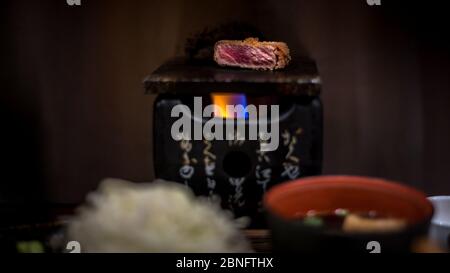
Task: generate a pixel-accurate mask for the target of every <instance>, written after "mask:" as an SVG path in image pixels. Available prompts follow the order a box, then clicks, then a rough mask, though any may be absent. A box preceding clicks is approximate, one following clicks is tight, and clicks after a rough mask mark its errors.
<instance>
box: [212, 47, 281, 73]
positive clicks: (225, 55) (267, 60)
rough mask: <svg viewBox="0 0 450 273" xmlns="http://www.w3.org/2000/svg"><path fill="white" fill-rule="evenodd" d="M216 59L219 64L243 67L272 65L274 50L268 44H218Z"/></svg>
mask: <svg viewBox="0 0 450 273" xmlns="http://www.w3.org/2000/svg"><path fill="white" fill-rule="evenodd" d="M216 59H217V61H218V62H219V64H227V65H237V66H243V67H268V68H270V67H273V66H275V64H276V56H275V53H274V50H273V48H272V47H270V46H259V47H255V46H249V45H230V44H228V45H227V44H222V45H218V46H217V49H216Z"/></svg>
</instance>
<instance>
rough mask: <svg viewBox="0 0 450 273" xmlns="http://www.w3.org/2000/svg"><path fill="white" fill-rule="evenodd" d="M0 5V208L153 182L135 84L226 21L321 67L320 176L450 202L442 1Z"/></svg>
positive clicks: (5, 1)
mask: <svg viewBox="0 0 450 273" xmlns="http://www.w3.org/2000/svg"><path fill="white" fill-rule="evenodd" d="M0 2H1V4H0V5H2V8H1V9H0V14H1V16H0V21H1V22H2V24H0V28H1V29H2V30H4V32H2V33H3V34H2V41H3V42H2V43H1V44H0V48H1V51H0V52H1V53H0V54H3V55H4V56H2V58H1V60H2V68H1V69H2V70H1V74H0V77H2V86H3V88H2V92H0V104H1V105H0V106H1V107H0V111H1V115H0V122H1V124H2V126H3V127H2V132H3V133H2V135H1V136H0V144H1V146H0V148H1V151H2V159H4V161H5V162H4V163H3V164H2V165H1V167H0V173H1V174H2V179H3V181H4V183H1V185H0V200H5V201H8V202H9V201H11V200H19V201H21V200H30V199H31V198H35V199H42V200H43V201H48V202H58V203H63V202H64V203H77V202H82V201H83V200H84V199H85V196H86V193H87V192H89V191H91V190H94V189H95V188H97V186H98V183H99V182H100V180H101V179H103V178H105V177H119V178H125V179H130V180H133V181H150V180H152V179H154V175H153V158H152V156H151V154H152V139H151V136H152V104H153V102H154V96H145V95H144V94H143V87H142V85H143V84H142V81H143V80H144V78H145V76H146V75H148V74H149V73H151V72H152V71H154V70H155V69H156V68H157V67H158V66H159V65H161V64H162V63H163V62H164V61H166V60H167V59H168V58H171V57H173V56H176V55H180V54H182V53H183V47H184V42H185V40H186V38H187V37H188V36H190V35H191V34H193V33H195V32H197V31H201V30H202V29H203V28H204V27H206V26H214V25H216V24H218V23H223V22H227V21H236V20H246V21H248V22H251V23H254V24H255V25H256V26H257V27H258V28H260V29H261V31H262V32H264V33H265V36H267V38H269V39H273V40H280V41H285V42H286V43H287V44H288V45H289V47H290V48H291V51H292V54H293V55H295V54H297V53H299V52H301V51H303V50H304V49H307V50H306V51H307V53H308V54H309V56H311V57H312V58H313V59H314V60H316V61H317V65H318V68H319V71H320V75H321V78H322V82H323V92H322V96H321V97H322V99H323V103H324V109H325V112H324V132H325V133H324V173H326V174H357V175H369V176H380V177H385V178H389V179H396V180H399V181H403V182H404V183H407V184H410V185H414V186H417V187H419V188H421V189H423V190H425V191H426V192H427V193H428V194H450V183H449V181H450V172H449V171H448V166H450V157H449V156H448V155H449V154H450V141H448V140H449V139H450V122H449V117H450V92H449V90H450V78H449V77H448V75H449V74H450V72H449V71H450V57H449V56H450V54H449V52H450V50H449V45H448V39H447V37H448V35H445V33H447V32H448V27H447V26H448V25H449V20H450V16H448V14H447V13H448V12H447V9H445V8H443V6H444V1H437V0H431V2H433V4H431V3H429V1H427V4H426V5H425V4H420V6H418V7H414V5H415V3H413V2H411V1H405V0H403V1H384V2H383V5H382V6H380V7H370V6H368V5H366V3H365V1H363V0H348V1H332V0H286V1H278V0H263V1H259V2H258V4H255V3H254V2H253V1H237V0H230V1H210V0H198V1H182V0H167V1H148V0H133V1H123V0H108V1H106V0H104V1H101V0H96V1H86V3H84V4H83V5H82V6H81V7H68V6H67V5H66V3H65V1H62V0H48V1H35V0H2V1H0ZM417 2H418V1H417ZM391 5H397V6H398V8H395V9H392V8H391ZM3 7H5V8H3ZM237 7H239V8H237ZM24 189H27V190H24Z"/></svg>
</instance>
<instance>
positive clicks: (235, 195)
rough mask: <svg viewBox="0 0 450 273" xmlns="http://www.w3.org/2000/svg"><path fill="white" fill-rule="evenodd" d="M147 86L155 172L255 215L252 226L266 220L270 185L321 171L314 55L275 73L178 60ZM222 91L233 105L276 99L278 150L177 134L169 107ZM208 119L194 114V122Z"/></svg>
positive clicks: (208, 100) (210, 98) (211, 99)
mask: <svg viewBox="0 0 450 273" xmlns="http://www.w3.org/2000/svg"><path fill="white" fill-rule="evenodd" d="M145 88H146V93H147V94H156V95H157V98H156V101H155V105H154V110H153V111H154V113H153V114H154V125H153V128H154V129H153V138H154V139H153V141H154V167H155V175H156V177H157V178H161V179H165V180H170V181H176V182H179V183H183V184H185V185H188V186H189V187H190V188H191V189H192V190H193V191H194V192H195V193H196V194H197V195H203V196H210V197H214V196H218V197H220V200H221V204H222V206H223V208H225V209H230V210H231V211H233V212H234V214H235V216H236V217H240V216H250V217H251V219H252V220H253V221H252V225H253V226H260V225H263V221H262V219H263V218H262V217H261V212H262V211H263V208H262V197H263V195H264V193H265V191H267V190H268V189H269V188H270V187H272V186H274V185H276V184H278V183H282V182H285V181H289V180H293V179H296V178H300V177H304V176H311V175H318V174H320V173H321V169H322V104H321V101H320V98H319V94H320V90H321V82H320V77H319V75H318V72H317V68H316V65H315V63H314V62H313V61H311V60H306V59H294V60H293V61H292V62H291V64H290V66H289V67H287V68H286V69H284V70H281V71H274V72H270V71H253V70H242V69H229V68H223V67H219V66H217V65H216V64H214V63H204V62H194V61H188V60H187V59H185V58H176V59H173V60H171V61H169V62H167V63H165V64H163V65H162V66H161V67H160V68H158V69H157V70H156V71H155V72H154V73H152V74H151V75H150V76H148V77H147V78H146V80H145ZM217 94H220V96H222V98H228V101H229V102H230V101H231V102H233V103H242V102H243V101H244V102H245V103H248V104H253V105H255V106H258V105H262V104H264V105H279V107H280V115H279V119H276V120H275V119H270V120H269V123H272V124H273V123H274V122H277V123H278V126H279V146H278V149H276V150H274V151H268V152H266V151H262V150H261V149H260V147H261V146H260V144H261V143H260V142H261V141H260V140H239V141H227V140H212V141H207V140H205V139H203V140H179V141H177V140H174V139H173V138H172V135H171V127H172V125H173V123H174V122H175V121H176V118H173V117H171V111H172V108H173V107H175V106H176V105H180V104H183V105H186V106H188V107H190V108H193V102H194V98H195V97H197V98H198V97H201V98H202V100H203V104H204V105H207V104H213V103H214V104H216V103H217ZM239 101H240V102H239ZM192 110H193V109H192ZM222 118H230V117H222ZM231 118H233V117H231ZM205 122H206V121H205V120H204V119H202V118H196V117H194V116H192V123H193V124H194V123H202V124H200V125H204V123H205ZM245 122H246V123H247V125H248V122H251V121H250V120H246V121H245ZM272 124H269V127H270V126H271V125H272ZM192 127H194V125H193V126H192Z"/></svg>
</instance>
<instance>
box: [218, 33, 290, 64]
mask: <svg viewBox="0 0 450 273" xmlns="http://www.w3.org/2000/svg"><path fill="white" fill-rule="evenodd" d="M221 44H227V45H249V46H255V47H260V46H271V47H273V50H274V53H275V56H276V57H277V60H276V64H275V66H274V67H267V68H266V69H271V70H273V69H281V68H284V67H286V66H287V65H288V64H289V62H290V61H291V55H290V53H289V47H288V46H287V44H286V43H283V42H271V41H266V42H265V41H263V42H260V41H259V40H258V38H247V39H245V40H243V41H238V40H221V41H218V42H217V43H216V45H215V46H214V60H215V61H216V63H219V61H218V56H217V54H216V53H217V47H218V46H219V45H221ZM261 69H264V68H261Z"/></svg>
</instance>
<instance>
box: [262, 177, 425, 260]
mask: <svg viewBox="0 0 450 273" xmlns="http://www.w3.org/2000/svg"><path fill="white" fill-rule="evenodd" d="M264 204H265V207H266V209H267V213H268V223H269V227H270V228H271V230H272V238H273V247H274V250H275V251H287V252H293V251H294V252H317V251H358V252H370V251H371V249H372V246H373V245H374V244H375V245H378V246H379V249H378V250H381V251H382V252H405V251H409V250H410V245H411V242H412V241H413V239H414V238H416V237H417V236H420V235H422V234H425V233H426V231H427V228H428V225H429V223H430V220H431V217H432V214H433V207H432V205H431V203H430V202H429V201H428V200H427V199H426V197H425V195H423V194H422V193H421V192H419V191H416V190H414V189H412V188H410V187H406V186H403V185H400V184H398V183H393V182H388V181H385V180H381V179H374V178H366V177H355V176H318V177H311V178H304V179H299V180H296V181H293V182H289V183H285V184H282V185H279V186H276V187H274V188H272V189H271V190H270V191H269V192H268V193H267V194H266V196H265V200H264Z"/></svg>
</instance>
